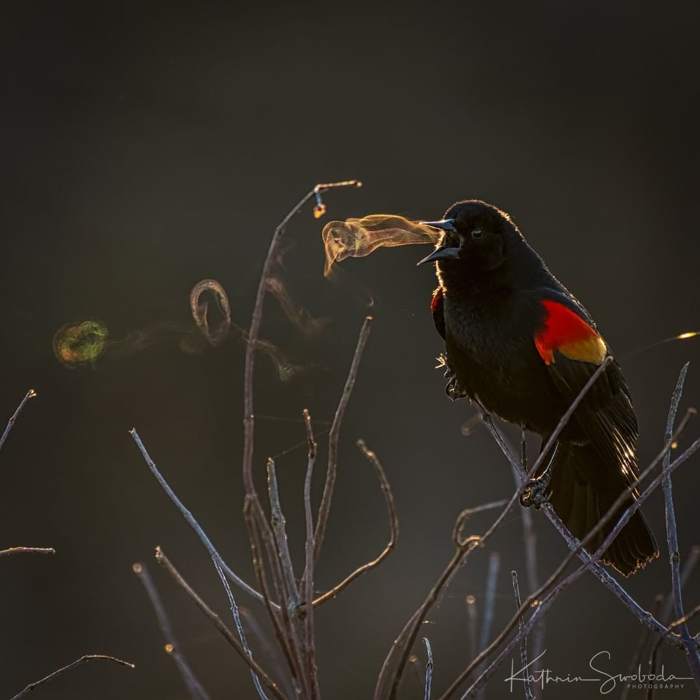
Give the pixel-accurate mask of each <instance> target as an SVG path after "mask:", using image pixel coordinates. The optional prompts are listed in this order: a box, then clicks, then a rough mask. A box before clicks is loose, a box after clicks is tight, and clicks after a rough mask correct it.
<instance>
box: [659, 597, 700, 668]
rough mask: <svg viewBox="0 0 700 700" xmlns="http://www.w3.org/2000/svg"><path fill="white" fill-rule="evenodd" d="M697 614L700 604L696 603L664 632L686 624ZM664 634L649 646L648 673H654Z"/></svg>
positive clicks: (668, 632) (669, 631)
mask: <svg viewBox="0 0 700 700" xmlns="http://www.w3.org/2000/svg"><path fill="white" fill-rule="evenodd" d="M699 614H700V605H696V606H695V607H694V608H693V609H692V610H691V611H690V612H688V613H686V614H685V615H683V617H680V618H678V619H677V620H674V621H673V622H672V623H671V624H670V625H669V626H668V631H667V632H666V634H667V635H668V634H670V633H671V632H672V631H673V630H675V629H677V628H678V627H681V626H683V625H687V624H688V623H689V622H690V621H691V620H692V619H693V618H695V617H697V616H698V615H699ZM665 636H666V635H659V636H658V637H657V639H656V642H655V643H654V646H653V647H652V648H651V651H650V653H649V672H650V673H656V667H657V661H658V655H659V651H660V648H661V643H662V642H663V641H664V637H665Z"/></svg>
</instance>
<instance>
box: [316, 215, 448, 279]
mask: <svg viewBox="0 0 700 700" xmlns="http://www.w3.org/2000/svg"><path fill="white" fill-rule="evenodd" d="M440 235H441V233H440V231H438V230H436V229H433V228H431V227H430V226H426V225H424V224H421V223H419V222H418V221H411V220H410V219H406V218H405V217H403V216H399V215H398V214H369V215H368V216H363V217H362V218H361V219H355V218H352V219H346V220H345V221H329V222H328V223H327V224H326V225H325V226H324V227H323V231H322V233H321V237H322V239H323V247H324V250H325V253H326V263H325V266H324V271H323V274H324V275H325V276H326V277H328V275H330V273H331V270H332V269H333V265H335V263H337V262H340V261H341V260H345V258H362V257H365V256H366V255H369V254H370V253H373V252H374V251H375V250H377V248H395V247H397V246H402V245H421V244H423V245H427V244H430V243H436V242H437V241H438V239H439V238H440Z"/></svg>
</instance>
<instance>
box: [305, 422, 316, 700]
mask: <svg viewBox="0 0 700 700" xmlns="http://www.w3.org/2000/svg"><path fill="white" fill-rule="evenodd" d="M304 426H305V428H306V441H307V445H308V456H307V462H306V476H305V478H304V520H305V523H306V539H305V542H304V556H305V566H304V575H303V576H302V585H303V591H302V594H303V596H304V647H305V656H306V667H307V674H308V676H309V678H311V681H312V692H313V693H314V694H315V695H316V696H318V695H319V688H318V671H317V668H316V640H315V636H314V550H315V539H314V514H313V508H312V506H311V484H312V479H313V474H314V465H315V464H316V453H317V449H318V446H317V444H316V438H315V437H314V431H313V426H312V424H311V414H310V413H309V411H308V409H304Z"/></svg>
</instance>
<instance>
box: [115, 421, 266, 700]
mask: <svg viewBox="0 0 700 700" xmlns="http://www.w3.org/2000/svg"><path fill="white" fill-rule="evenodd" d="M129 434H130V435H131V437H132V439H133V441H134V442H135V443H136V446H137V447H138V448H139V451H140V452H141V456H142V457H143V459H144V461H145V462H146V465H147V466H148V469H149V470H150V472H151V474H153V476H154V477H155V478H156V481H157V482H158V484H159V485H160V487H161V488H162V489H163V491H165V494H166V495H167V496H168V498H169V499H170V500H171V501H172V502H173V503H174V504H175V506H176V507H177V509H178V510H179V511H180V513H181V514H182V516H183V517H184V518H185V520H186V521H187V523H188V524H189V525H190V527H191V528H192V529H193V530H194V531H195V533H196V534H197V536H198V537H199V539H200V541H201V542H202V544H203V545H204V546H205V548H206V550H207V552H209V556H210V557H211V560H212V563H213V564H214V569H215V570H216V573H217V574H218V576H219V579H220V580H221V585H222V586H223V588H224V591H225V592H226V597H227V599H228V603H229V607H230V609H231V615H232V617H233V622H234V625H235V627H236V632H238V637H239V639H240V640H241V645H242V647H243V649H244V650H245V652H246V653H247V654H248V655H249V656H250V658H251V659H252V657H253V652H252V651H251V649H250V646H249V645H248V641H247V640H246V636H245V630H244V629H243V623H242V622H241V616H240V613H239V612H238V605H237V603H236V599H235V598H234V596H233V592H232V591H231V587H230V586H229V584H228V580H227V577H228V576H229V575H230V576H232V577H233V580H234V581H235V583H237V584H238V585H239V586H240V587H241V588H243V589H244V590H246V591H247V592H249V593H251V595H255V596H256V597H257V596H260V594H259V593H258V592H257V591H255V589H253V588H251V587H250V586H249V585H248V584H247V583H246V582H245V581H244V580H243V579H241V578H239V577H238V576H237V575H236V574H235V573H234V572H233V571H232V570H231V568H230V567H229V566H228V564H226V563H225V562H224V560H223V558H222V556H221V555H220V554H219V551H218V550H217V549H216V547H215V546H214V544H213V542H212V541H211V540H210V539H209V536H208V535H207V533H206V532H205V531H204V529H203V528H202V526H201V525H200V524H199V523H198V522H197V519H196V518H195V517H194V515H192V513H191V512H190V511H189V510H188V509H187V508H186V507H185V505H184V503H182V501H181V500H180V499H179V498H178V496H177V494H176V493H175V491H173V489H172V487H171V486H170V484H169V483H168V482H167V481H166V479H165V477H164V476H163V475H162V474H161V473H160V471H159V469H158V467H157V466H156V463H155V462H154V461H153V459H152V458H151V455H150V454H149V453H148V450H147V449H146V446H145V445H144V444H143V442H142V440H141V437H140V436H139V434H138V432H137V431H136V428H132V429H131V430H130V431H129ZM252 681H253V685H254V686H255V689H256V691H257V693H258V695H260V697H261V698H265V697H266V696H265V693H264V691H263V689H262V686H261V685H260V679H259V678H257V677H256V675H255V673H252Z"/></svg>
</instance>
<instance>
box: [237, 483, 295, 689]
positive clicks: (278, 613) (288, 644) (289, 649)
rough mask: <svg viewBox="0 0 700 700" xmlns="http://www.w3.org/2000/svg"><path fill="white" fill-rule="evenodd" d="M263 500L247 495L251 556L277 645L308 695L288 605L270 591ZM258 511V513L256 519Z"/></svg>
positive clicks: (276, 590) (244, 514)
mask: <svg viewBox="0 0 700 700" xmlns="http://www.w3.org/2000/svg"><path fill="white" fill-rule="evenodd" d="M259 509H260V501H259V500H258V499H257V497H256V496H255V495H253V496H250V495H247V496H246V498H245V501H244V502H243V518H244V520H245V524H246V527H247V528H248V540H249V543H250V555H251V559H252V563H253V569H254V570H255V576H256V578H257V579H258V583H259V584H260V588H261V590H262V595H263V601H264V603H265V607H266V608H267V613H268V616H269V618H270V621H271V622H272V628H273V630H274V632H275V636H276V637H277V643H278V644H279V647H280V649H281V650H282V651H283V652H284V655H285V658H286V661H287V665H288V667H289V670H290V672H291V676H292V683H293V684H294V686H295V693H296V694H297V695H300V694H302V695H303V693H308V690H309V689H308V685H307V682H306V676H305V672H304V668H303V662H302V659H301V656H300V649H299V646H298V645H296V644H295V640H294V639H292V638H291V632H290V624H289V623H290V620H289V612H288V610H287V609H286V607H285V606H284V605H280V606H278V605H276V604H275V603H274V602H273V601H272V594H271V591H270V584H269V582H268V578H267V572H266V571H265V566H264V563H263V554H262V552H263V542H262V540H261V533H260V529H261V524H262V525H266V524H267V521H266V520H265V517H264V516H263V515H262V513H260V512H259ZM255 511H258V514H257V516H256V513H255ZM271 568H272V570H273V574H275V575H274V576H273V585H274V587H275V592H276V594H277V595H279V593H280V591H279V588H278V582H277V577H276V572H275V570H274V565H273V567H271Z"/></svg>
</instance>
